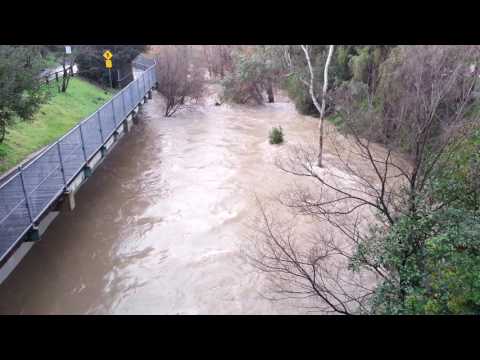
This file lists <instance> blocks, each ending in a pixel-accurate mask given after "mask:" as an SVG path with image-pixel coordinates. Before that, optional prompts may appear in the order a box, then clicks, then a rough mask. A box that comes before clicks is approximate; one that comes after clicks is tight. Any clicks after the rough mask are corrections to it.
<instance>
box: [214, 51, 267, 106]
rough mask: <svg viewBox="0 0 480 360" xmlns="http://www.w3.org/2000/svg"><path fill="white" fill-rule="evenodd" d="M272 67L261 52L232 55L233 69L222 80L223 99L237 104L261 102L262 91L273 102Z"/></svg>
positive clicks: (262, 97)
mask: <svg viewBox="0 0 480 360" xmlns="http://www.w3.org/2000/svg"><path fill="white" fill-rule="evenodd" d="M273 75H274V68H273V66H272V64H271V63H269V61H268V59H267V58H266V57H265V55H264V54H263V53H262V52H254V53H253V54H246V53H241V52H237V53H235V54H234V55H233V70H232V71H231V72H229V73H228V74H227V75H226V76H225V77H224V79H223V80H222V85H223V88H224V95H223V97H224V99H225V100H227V101H232V102H235V103H238V104H246V103H253V104H263V102H264V101H265V99H264V95H263V92H264V91H265V92H266V93H267V95H268V98H269V101H270V102H273V89H272V86H273V81H274V76H273Z"/></svg>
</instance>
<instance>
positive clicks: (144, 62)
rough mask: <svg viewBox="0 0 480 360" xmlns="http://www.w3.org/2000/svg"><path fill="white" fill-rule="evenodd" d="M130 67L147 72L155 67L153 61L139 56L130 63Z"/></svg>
mask: <svg viewBox="0 0 480 360" xmlns="http://www.w3.org/2000/svg"><path fill="white" fill-rule="evenodd" d="M132 65H133V66H134V67H136V68H138V69H140V70H147V69H148V68H150V67H151V66H153V65H155V60H153V59H150V58H147V57H145V56H144V55H142V54H140V55H138V56H137V57H136V58H135V59H133V61H132Z"/></svg>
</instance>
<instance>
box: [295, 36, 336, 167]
mask: <svg viewBox="0 0 480 360" xmlns="http://www.w3.org/2000/svg"><path fill="white" fill-rule="evenodd" d="M300 46H301V47H302V50H303V52H304V53H305V57H306V59H307V64H308V70H309V71H310V83H309V90H310V97H311V98H312V101H313V104H314V105H315V108H316V109H317V111H318V112H319V113H320V121H319V123H318V127H319V139H318V140H319V141H318V142H319V144H318V166H319V167H322V157H323V120H324V118H325V106H326V97H327V87H328V67H329V66H330V61H331V59H332V54H333V47H334V45H330V47H329V49H328V56H327V61H326V63H325V68H324V70H323V90H322V105H321V106H320V104H319V103H318V101H317V98H316V97H315V93H314V91H313V84H314V73H313V68H312V62H311V61H310V54H309V52H308V48H307V46H306V45H300Z"/></svg>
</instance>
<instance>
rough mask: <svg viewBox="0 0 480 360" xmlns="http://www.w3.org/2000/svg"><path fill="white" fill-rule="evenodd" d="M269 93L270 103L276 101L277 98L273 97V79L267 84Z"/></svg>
mask: <svg viewBox="0 0 480 360" xmlns="http://www.w3.org/2000/svg"><path fill="white" fill-rule="evenodd" d="M267 95H268V102H269V103H273V102H275V98H274V97H273V85H272V82H271V81H269V82H268V85H267Z"/></svg>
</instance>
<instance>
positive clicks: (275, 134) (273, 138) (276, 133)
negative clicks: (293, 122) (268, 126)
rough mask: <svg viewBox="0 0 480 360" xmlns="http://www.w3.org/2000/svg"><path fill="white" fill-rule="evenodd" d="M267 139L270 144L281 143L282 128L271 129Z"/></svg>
mask: <svg viewBox="0 0 480 360" xmlns="http://www.w3.org/2000/svg"><path fill="white" fill-rule="evenodd" d="M268 138H269V141H270V144H281V143H283V130H282V127H281V126H278V127H273V128H272V130H270V133H269V135H268Z"/></svg>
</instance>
